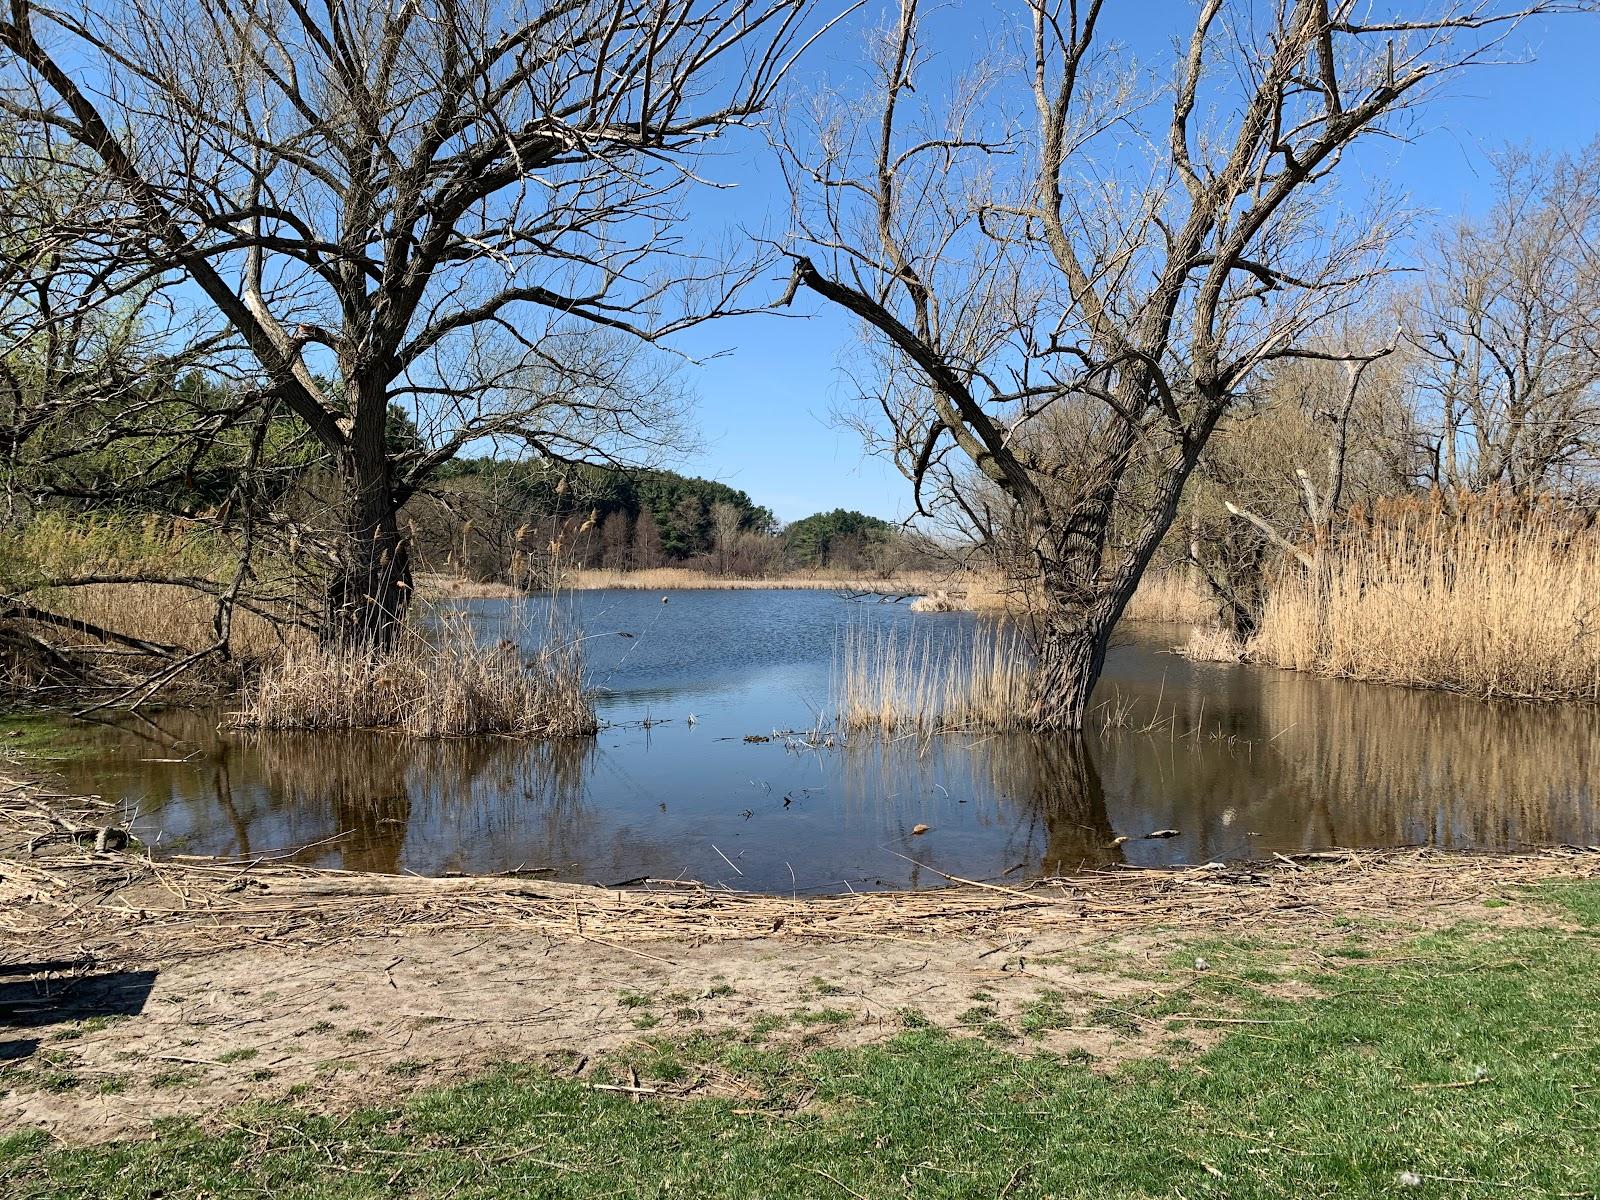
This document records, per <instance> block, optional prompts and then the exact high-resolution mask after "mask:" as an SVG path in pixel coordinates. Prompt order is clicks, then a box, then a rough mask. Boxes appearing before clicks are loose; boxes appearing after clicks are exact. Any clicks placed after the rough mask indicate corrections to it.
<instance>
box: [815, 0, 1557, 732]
mask: <svg viewBox="0 0 1600 1200" xmlns="http://www.w3.org/2000/svg"><path fill="white" fill-rule="evenodd" d="M1021 7H1022V9H1023V11H1024V12H1025V13H1026V15H1027V20H1028V28H1027V30H1026V31H1025V32H1023V33H1022V42H1023V43H1024V44H1023V46H1022V49H1021V53H1020V54H1019V55H1016V56H1015V59H1016V61H1015V63H1014V66H1015V68H1016V75H1017V76H1019V77H1020V83H1021V84H1022V85H1023V87H1024V89H1025V94H1027V95H1028V96H1030V97H1031V101H1032V103H1031V106H1030V107H1031V112H1028V113H1026V114H1025V115H1018V116H1017V117H1016V118H1014V119H1013V118H1012V117H1011V116H1010V114H1009V113H1008V111H1007V102H1008V100H1009V98H1010V96H1011V95H1012V94H1013V93H1014V92H1015V91H1016V90H1017V89H1015V88H1013V89H1010V90H1008V89H1007V87H1006V86H1005V85H1006V84H1007V82H1008V81H1010V80H1011V79H1012V78H1013V76H1012V75H1011V74H1010V73H1009V72H1008V70H1007V64H1006V62H1005V61H1003V60H1001V61H996V62H993V63H986V64H984V65H982V66H980V67H979V68H978V69H977V70H976V71H974V72H972V73H971V74H969V75H968V76H966V77H965V78H962V79H958V80H956V81H955V82H953V83H947V82H945V80H944V79H942V78H941V77H940V72H939V71H938V70H937V69H933V68H931V66H930V57H931V56H930V55H929V53H928V52H927V50H926V49H925V47H924V44H923V41H922V37H921V31H922V24H923V19H922V16H921V13H920V11H919V4H918V0H902V2H901V4H900V5H899V13H898V19H897V20H896V21H895V23H894V24H893V25H892V27H890V28H889V29H888V30H887V31H886V32H885V33H884V35H883V37H882V38H881V39H880V40H879V41H878V43H877V47H878V52H877V54H876V57H875V59H874V64H873V65H874V77H873V85H872V86H873V93H872V95H871V97H870V98H869V100H868V103H869V105H870V106H871V113H872V115H871V118H870V119H869V120H861V119H859V116H858V114H859V112H860V109H861V101H860V99H859V98H858V97H844V98H843V102H842V103H840V102H835V103H832V104H826V103H825V104H824V105H822V106H820V107H819V110H818V112H817V114H816V118H815V120H814V121H813V122H812V127H811V128H810V129H809V130H808V131H804V132H796V131H793V130H791V131H790V132H789V133H788V134H787V135H786V137H785V139H784V141H785V144H786V146H787V156H786V160H787V162H788V167H789V170H790V173H791V177H792V179H793V182H794V184H795V186H796V188H797V189H798V190H800V191H801V192H802V194H803V200H802V202H801V203H800V204H799V205H798V206H797V212H796V217H795V226H796V232H795V236H794V243H793V246H792V248H791V251H790V252H791V255H792V258H793V263H794V272H793V277H792V281H791V285H790V289H789V293H788V296H787V297H785V301H786V302H788V301H792V299H793V298H794V296H795V295H796V294H797V293H799V292H800V291H802V290H805V291H809V292H812V293H815V294H816V295H817V296H820V297H822V298H823V299H825V300H826V301H828V302H830V303H832V304H835V305H838V306H840V307H841V308H843V309H845V310H846V311H848V312H850V313H852V314H854V315H855V316H856V317H858V318H859V319H860V320H861V321H862V322H863V323H864V326H865V327H866V329H867V330H868V331H870V334H871V338H870V342H871V346H872V350H871V353H872V354H873V356H874V357H873V359H872V362H871V373H870V374H871V379H870V390H871V393H872V399H873V401H875V403H876V415H875V418H874V419H873V420H872V421H871V422H870V433H871V436H873V437H875V438H877V439H878V442H877V444H878V446H879V448H881V449H882V450H884V451H885V452H887V453H889V454H891V455H892V456H893V457H894V459H895V461H896V462H897V463H898V464H899V466H900V467H901V469H902V470H903V471H904V472H905V474H906V475H907V476H908V477H909V478H910V479H911V481H912V483H913V487H914V489H915V496H916V502H917V506H918V509H919V511H921V512H923V513H927V514H931V515H933V516H934V517H936V518H944V519H949V520H952V521H955V522H959V523H960V524H961V525H962V526H963V527H964V528H966V529H967V530H969V531H970V532H971V533H973V534H974V535H976V536H977V537H979V538H981V539H983V541H984V542H985V543H986V544H988V545H989V546H991V547H993V548H995V549H996V550H997V551H998V552H999V553H1001V554H1002V555H1003V556H1004V566H1005V567H1006V569H1007V570H1008V572H1010V574H1011V575H1012V577H1013V578H1014V579H1016V580H1018V581H1019V583H1020V584H1021V585H1022V586H1025V587H1026V588H1027V589H1028V590H1029V591H1030V592H1032V593H1034V597H1033V599H1034V604H1033V607H1032V614H1033V620H1034V621H1035V627H1034V641H1035V645H1036V650H1037V654H1038V665H1039V670H1038V672H1037V681H1038V682H1037V691H1036V694H1035V696H1034V698H1033V701H1032V704H1031V707H1030V711H1029V712H1028V713H1026V714H1025V717H1026V719H1027V720H1029V721H1030V722H1031V723H1032V724H1034V725H1035V726H1037V727H1041V728H1067V729H1076V728H1080V727H1081V726H1082V723H1083V719H1084V713H1085V709H1086V707H1087V705H1088V701H1089V695H1090V692H1091V690H1092V688H1093V686H1094V684H1095V681H1096V680H1097V678H1098V677H1099V674H1100V671H1101V668H1102V666H1103V664H1104V660H1105V653H1106V648H1107V645H1108V643H1109V639H1110V636H1111V631H1112V627H1113V626H1114V625H1115V623H1116V621H1117V619H1118V618H1119V617H1120V615H1121V613H1122V611H1123V608H1124V606H1125V605H1126V604H1127V602H1128V600H1129V599H1130V598H1131V596H1132V595H1133V591H1134V589H1135V587H1136V586H1137V585H1138V582H1139V579H1140V576H1141V575H1142V574H1143V572H1144V570H1145V568H1146V566H1147V565H1148V563H1149V562H1150V560H1151V557H1152V555H1153V554H1154V553H1155V551H1156V549H1157V547H1158V545H1159V544H1160V543H1161V541H1162V539H1163V537H1164V535H1165V534H1166V533H1167V531H1168V528H1169V527H1170V525H1171V523H1172V521H1173V518H1174V516H1175V514H1176V513H1177V511H1178V503H1179V499H1180V497H1181V496H1182V494H1183V490H1184V487H1185V484H1186V483H1187V481H1188V480H1189V478H1190V476H1191V475H1192V473H1193V472H1194V470H1195V468H1196V466H1197V464H1198V463H1199V462H1200V461H1201V459H1202V456H1203V455H1204V453H1205V450H1206V446H1207V443H1208V441H1209V440H1210V437H1211V434H1212V432H1213V430H1215V428H1216V427H1217V424H1218V422H1219V421H1220V420H1221V418H1222V417H1223V415H1224V414H1225V413H1226V412H1227V411H1228V409H1229V408H1230V406H1231V405H1233V404H1234V403H1235V402H1236V401H1237V400H1238V399H1239V398H1240V397H1241V396H1242V395H1244V394H1245V393H1246V392H1247V391H1248V389H1249V387H1250V386H1251V381H1252V380H1253V379H1254V378H1255V377H1256V375H1257V373H1258V372H1259V371H1261V369H1262V368H1263V367H1264V366H1265V365H1267V364H1269V363H1271V362H1273V361H1274V360H1276V359H1278V358H1281V357H1282V356H1284V355H1287V354H1293V353H1307V352H1308V351H1307V350H1306V348H1305V341H1306V338H1305V335H1306V333H1307V331H1308V330H1311V329H1314V328H1316V327H1318V326H1319V325H1320V324H1321V323H1322V322H1324V321H1326V320H1327V319H1328V318H1329V317H1331V316H1333V315H1336V314H1337V313H1339V312H1340V311H1341V310H1342V309H1343V308H1344V307H1345V306H1346V305H1348V304H1350V303H1351V302H1352V299H1353V297H1354V296H1356V295H1357V294H1358V293H1359V292H1360V290H1361V288H1362V287H1363V285H1366V284H1368V283H1370V281H1372V280H1373V279H1374V278H1376V277H1377V275H1378V274H1379V273H1380V272H1381V271H1382V270H1383V269H1384V268H1385V266H1386V263H1385V259H1384V252H1385V245H1386V239H1387V237H1388V235H1389V229H1390V223H1391V222H1390V218H1391V216H1392V215H1393V206H1392V205H1389V204H1386V203H1384V202H1383V201H1382V199H1381V198H1379V199H1378V200H1376V201H1374V203H1373V205H1372V206H1371V207H1370V209H1369V210H1368V211H1357V210H1356V209H1353V208H1350V207H1348V202H1349V197H1348V196H1347V195H1340V196H1338V197H1337V200H1338V202H1337V203H1336V202H1335V198H1336V194H1335V192H1334V186H1335V182H1336V176H1337V173H1338V169H1339V167H1340V164H1341V163H1342V162H1343V161H1344V159H1345V157H1346V155H1347V153H1348V152H1349V151H1350V150H1351V148H1352V147H1353V146H1355V145H1356V144H1357V143H1358V142H1360V141H1361V140H1363V139H1364V138H1366V137H1367V136H1368V135H1376V134H1383V133H1385V132H1391V131H1392V130H1393V128H1394V123H1393V121H1392V120H1391V119H1390V118H1391V117H1392V116H1393V115H1394V114H1397V113H1400V112H1402V111H1403V110H1405V109H1406V108H1407V107H1408V106H1410V105H1412V104H1414V103H1415V102H1416V101H1417V100H1419V99H1421V98H1422V97H1424V96H1425V95H1427V94H1428V92H1429V91H1430V90H1431V86H1432V85H1434V84H1436V83H1437V82H1438V81H1439V80H1441V79H1442V78H1444V77H1446V76H1448V75H1449V74H1450V73H1452V72H1455V71H1458V70H1460V69H1461V68H1464V67H1466V66H1469V65H1472V64H1475V63H1479V62H1485V61H1487V60H1488V59H1489V57H1490V56H1491V54H1492V53H1493V47H1494V46H1495V45H1496V44H1497V39H1498V38H1499V37H1500V36H1501V35H1503V33H1504V32H1505V31H1506V30H1507V29H1509V28H1511V27H1512V24H1513V22H1514V21H1515V20H1516V19H1517V17H1518V16H1519V15H1522V14H1521V13H1519V12H1513V11H1509V10H1505V9H1501V8H1497V7H1495V6H1494V5H1492V4H1489V3H1472V2H1467V3H1441V4H1437V5H1435V6H1433V7H1432V8H1431V9H1430V10H1429V11H1427V12H1426V13H1424V14H1422V15H1419V16H1416V17H1406V18H1388V17H1382V16H1376V15H1373V14H1371V13H1370V12H1369V10H1368V9H1367V8H1366V7H1365V6H1363V5H1360V4H1358V3H1356V2H1355V0H1337V2H1331V0H1285V2H1283V3H1276V4H1270V3H1241V4H1230V5H1224V4H1223V3H1222V2H1221V0H1204V2H1203V3H1201V4H1200V5H1199V6H1198V9H1197V10H1196V11H1195V15H1194V19H1193V24H1192V26H1190V27H1188V28H1187V31H1186V32H1184V33H1183V34H1182V37H1181V49H1180V51H1179V53H1178V54H1177V55H1176V61H1175V62H1174V63H1173V64H1172V69H1171V73H1170V75H1168V76H1165V77H1162V78H1150V77H1148V76H1147V75H1145V74H1144V73H1143V72H1141V70H1140V69H1139V67H1138V65H1137V64H1135V63H1132V62H1130V61H1128V60H1127V59H1126V58H1125V57H1124V56H1123V55H1122V54H1121V53H1120V52H1119V51H1118V50H1117V49H1116V47H1115V46H1113V45H1111V44H1110V42H1109V39H1108V38H1107V37H1106V36H1104V34H1103V31H1102V28H1101V19H1102V14H1103V10H1104V8H1105V7H1106V6H1105V5H1104V3H1103V2H1102V0H1088V2H1086V3H1082V4H1079V3H1063V2H1061V0H1023V3H1022V5H1021ZM1550 7H1551V6H1550V5H1547V4H1543V3H1538V2H1536V3H1534V4H1533V5H1532V6H1530V7H1529V8H1528V9H1527V10H1524V11H1544V10H1547V9H1549V8H1550Z"/></svg>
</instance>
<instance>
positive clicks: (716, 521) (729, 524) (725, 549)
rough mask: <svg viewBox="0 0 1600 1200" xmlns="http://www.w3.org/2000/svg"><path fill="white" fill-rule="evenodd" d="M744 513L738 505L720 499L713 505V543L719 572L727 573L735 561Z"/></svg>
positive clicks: (721, 573) (719, 573)
mask: <svg viewBox="0 0 1600 1200" xmlns="http://www.w3.org/2000/svg"><path fill="white" fill-rule="evenodd" d="M743 523H744V514H743V513H742V512H740V511H739V509H738V507H737V506H736V505H733V504H729V503H727V502H726V501H723V500H718V501H716V502H715V503H713V504H712V506H711V545H712V549H713V550H714V551H715V553H716V556H717V574H718V575H726V574H727V573H728V570H729V567H730V565H731V564H732V562H733V553H734V549H735V547H736V546H737V544H738V540H739V529H740V526H741V525H742V524H743Z"/></svg>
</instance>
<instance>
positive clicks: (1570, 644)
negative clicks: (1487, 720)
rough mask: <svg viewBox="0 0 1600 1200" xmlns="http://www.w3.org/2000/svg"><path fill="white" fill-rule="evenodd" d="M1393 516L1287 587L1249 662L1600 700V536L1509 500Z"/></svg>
mask: <svg viewBox="0 0 1600 1200" xmlns="http://www.w3.org/2000/svg"><path fill="white" fill-rule="evenodd" d="M1463 507H1464V511H1462V512H1460V513H1459V514H1458V513H1452V512H1451V511H1449V510H1447V509H1446V508H1445V507H1444V506H1443V505H1442V504H1439V503H1434V504H1432V505H1428V506H1420V505H1410V506H1401V505H1391V506H1390V508H1389V509H1388V510H1387V511H1385V512H1381V513H1379V514H1378V515H1377V517H1376V518H1374V519H1373V520H1371V521H1368V522H1364V523H1363V524H1362V525H1361V526H1358V528H1357V529H1356V530H1355V531H1353V532H1352V533H1350V534H1349V535H1348V536H1346V537H1345V538H1344V539H1343V540H1342V541H1341V543H1340V544H1339V545H1338V546H1337V547H1335V548H1334V549H1332V550H1330V551H1328V553H1327V557H1326V562H1325V582H1324V581H1319V580H1318V579H1317V578H1316V577H1315V576H1313V575H1309V574H1302V573H1295V574H1285V576H1284V577H1283V578H1282V579H1281V580H1280V581H1279V582H1278V584H1277V586H1276V587H1274V588H1273V589H1272V591H1271V593H1270V595H1269V598H1268V600H1267V604H1266V608H1265V611H1264V613H1263V616H1262V622H1261V629H1260V632H1259V633H1258V634H1257V636H1256V637H1255V638H1254V639H1252V641H1251V643H1250V646H1249V653H1250V656H1251V657H1252V658H1254V659H1256V660H1258V661H1261V662H1265V663H1270V664H1272V665H1274V666H1280V667H1287V668H1291V669H1293V670H1298V671H1312V672H1316V673H1318V674H1323V675H1336V676H1343V677H1346V678H1351V679H1367V680H1373V681H1376V682H1381V683H1394V684H1404V685H1408V686H1414V687H1429V688H1443V689H1448V690H1451V691H1458V692H1466V693H1471V694H1475V695H1480V696H1485V697H1508V698H1525V699H1582V700H1590V701H1600V624H1597V622H1600V530H1597V529H1596V528H1595V526H1594V525H1593V524H1592V523H1591V522H1590V521H1589V520H1588V519H1587V518H1586V517H1583V516H1573V515H1571V514H1568V513H1563V512H1561V511H1559V510H1558V509H1556V508H1554V507H1553V506H1549V505H1544V504H1539V505H1534V506H1532V507H1531V508H1530V507H1529V506H1526V505H1520V504H1518V505H1513V504H1510V503H1508V502H1506V501H1505V500H1504V499H1503V498H1494V497H1491V498H1488V499H1483V500H1478V501H1476V502H1472V503H1467V504H1465V505H1464V506H1463Z"/></svg>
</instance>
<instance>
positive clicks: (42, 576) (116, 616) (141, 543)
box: [0, 512, 304, 664]
mask: <svg viewBox="0 0 1600 1200" xmlns="http://www.w3.org/2000/svg"><path fill="white" fill-rule="evenodd" d="M235 555H236V550H235V549H234V548H233V547H232V546H230V545H229V544H228V543H227V542H226V540H225V539H223V538H221V537H219V536H218V535H217V534H215V533H214V532H213V531H211V530H209V529H207V528H205V527H204V526H201V525H198V524H196V523H194V522H190V521H185V520H183V519H181V518H172V517H160V516H154V515H147V516H142V517H128V516H116V515H111V516H83V515H78V516H71V517H69V516H66V515H64V514H61V513H48V512H47V513H41V514H39V515H37V516H35V517H33V518H31V519H30V520H28V521H26V522H22V523H18V524H15V525H10V526H6V527H4V528H0V591H3V592H10V593H13V594H22V595H24V596H25V597H26V599H27V600H28V601H29V602H30V603H32V604H35V605H37V606H38V607H40V608H42V609H45V610H47V611H49V612H53V613H56V614H58V615H60V616H64V617H72V618H75V619H77V620H80V621H86V622H88V623H89V624H91V625H96V626H99V627H100V628H102V629H112V630H115V631H117V632H118V633H122V634H126V635H128V636H130V637H136V638H142V639H144V640H145V641H149V642H158V643H161V644H162V645H168V646H180V647H184V648H186V649H189V650H198V649H201V648H202V647H205V646H209V645H211V643H212V642H213V641H215V640H216V632H215V628H214V622H215V617H216V600H215V599H214V598H213V596H212V595H208V594H207V593H206V592H205V591H203V590H200V589H199V588H197V587H191V586H186V585H185V584H183V583H163V582H157V581H159V580H163V579H167V580H190V581H194V582H196V583H197V584H200V585H202V586H207V585H209V586H212V587H214V588H215V589H216V590H219V591H220V590H221V589H222V588H223V587H225V586H226V585H227V583H228V582H229V581H231V579H232V577H233V574H234V572H235V571H236V570H237V568H238V564H237V560H236V558H235ZM117 576H124V577H138V578H139V579H141V580H150V581H151V582H118V583H89V584H73V585H72V586H52V585H53V584H54V585H60V584H61V583H63V581H70V580H80V579H89V578H96V577H117ZM272 607H274V608H281V607H283V606H282V605H281V604H279V605H273V606H272ZM49 634H50V636H51V637H52V638H53V639H55V640H57V641H62V642H66V643H73V644H75V643H78V642H85V643H92V642H93V639H92V638H87V637H78V636H77V635H75V634H72V633H70V632H63V631H62V630H61V629H60V628H59V627H52V628H51V629H50V631H49ZM303 636H304V635H303V632H302V631H300V630H298V629H294V628H286V627H283V626H280V625H279V624H277V623H275V622H273V621H270V620H268V619H267V618H265V617H263V616H261V615H259V614H257V613H255V612H251V611H250V610H248V609H245V608H235V610H234V613H233V619H232V625H231V629H230V636H229V647H230V650H231V652H232V653H233V656H234V657H235V658H236V659H238V660H240V661H242V662H244V663H247V664H248V663H255V662H260V661H264V660H266V659H268V658H271V657H274V656H276V655H277V654H278V653H280V652H281V651H282V650H283V649H284V647H285V646H286V645H288V644H290V643H292V642H294V641H296V640H298V639H301V638H303Z"/></svg>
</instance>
